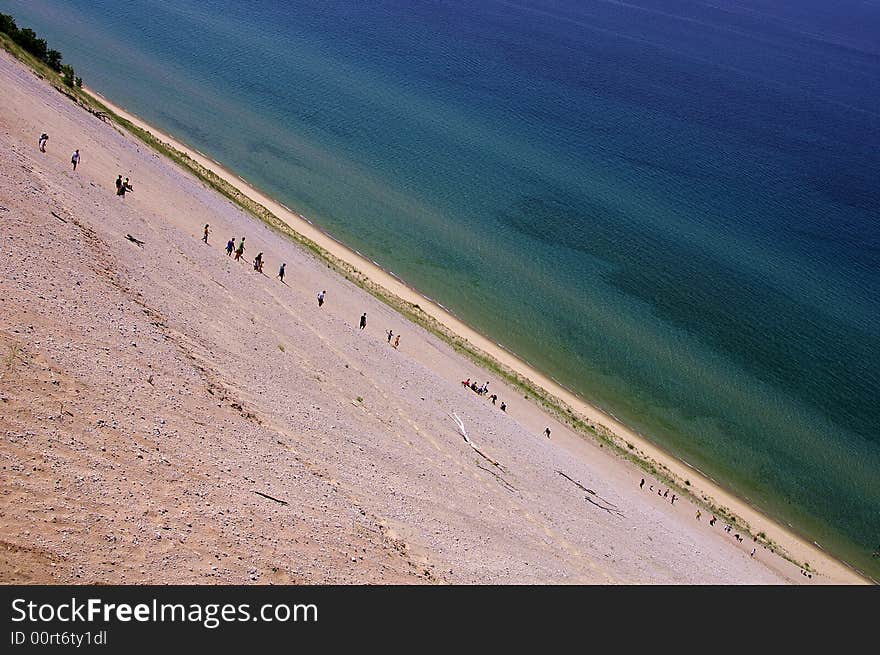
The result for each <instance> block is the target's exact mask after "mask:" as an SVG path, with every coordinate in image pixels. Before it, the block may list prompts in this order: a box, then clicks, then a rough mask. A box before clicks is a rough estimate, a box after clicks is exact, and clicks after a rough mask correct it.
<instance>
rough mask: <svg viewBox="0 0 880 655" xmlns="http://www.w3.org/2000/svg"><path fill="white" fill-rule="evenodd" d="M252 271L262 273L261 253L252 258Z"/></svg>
mask: <svg viewBox="0 0 880 655" xmlns="http://www.w3.org/2000/svg"><path fill="white" fill-rule="evenodd" d="M254 270H255V271H256V272H257V273H262V272H263V253H261V252H258V253H257V256H256V257H254Z"/></svg>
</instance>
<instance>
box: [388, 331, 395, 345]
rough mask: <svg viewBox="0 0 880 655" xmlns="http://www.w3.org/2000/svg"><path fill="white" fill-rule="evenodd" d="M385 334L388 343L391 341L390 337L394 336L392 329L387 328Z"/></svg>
mask: <svg viewBox="0 0 880 655" xmlns="http://www.w3.org/2000/svg"><path fill="white" fill-rule="evenodd" d="M387 336H388V343H391V337H393V336H394V332H393V331H392V330H388V334H387Z"/></svg>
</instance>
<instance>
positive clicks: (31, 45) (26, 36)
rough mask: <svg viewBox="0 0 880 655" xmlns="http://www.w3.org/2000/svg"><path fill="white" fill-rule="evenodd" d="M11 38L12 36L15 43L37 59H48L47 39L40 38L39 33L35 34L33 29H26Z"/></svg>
mask: <svg viewBox="0 0 880 655" xmlns="http://www.w3.org/2000/svg"><path fill="white" fill-rule="evenodd" d="M10 36H12V40H13V41H15V42H16V43H17V44H18V45H20V46H21V47H22V48H24V49H25V50H27V51H28V52H29V53H31V54H32V55H33V56H34V57H36V58H37V59H42V60H45V59H46V51H47V50H48V48H47V46H46V41H45V39H40V38H38V37H37V33H36V32H34V31H33V30H32V29H31V28H29V27H25V28H23V29H20V30H18V31H17V32H16V33H15V34H12V35H10Z"/></svg>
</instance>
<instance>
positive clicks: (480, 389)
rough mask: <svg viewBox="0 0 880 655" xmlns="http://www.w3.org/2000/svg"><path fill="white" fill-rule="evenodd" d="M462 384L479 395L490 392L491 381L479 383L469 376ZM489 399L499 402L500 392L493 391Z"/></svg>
mask: <svg viewBox="0 0 880 655" xmlns="http://www.w3.org/2000/svg"><path fill="white" fill-rule="evenodd" d="M461 386H463V387H467V388H468V389H470V390H471V391H473V392H474V393H475V394H477V395H478V396H485V395H486V394H487V393H489V383H488V382H486V383H485V384H482V385H478V384H477V381H476V380H473V381H471V379H470V378H468V379H467V380H462V381H461ZM489 400H491V401H492V404H493V405H494V404H496V403H497V402H498V394H496V393H493V394H492V395H491V396H489ZM501 411H502V412H506V411H507V403H505V402H504V401H503V400H502V401H501ZM547 429H548V430H549V428H547ZM547 437H548V438H549V437H550V435H549V434H548V435H547Z"/></svg>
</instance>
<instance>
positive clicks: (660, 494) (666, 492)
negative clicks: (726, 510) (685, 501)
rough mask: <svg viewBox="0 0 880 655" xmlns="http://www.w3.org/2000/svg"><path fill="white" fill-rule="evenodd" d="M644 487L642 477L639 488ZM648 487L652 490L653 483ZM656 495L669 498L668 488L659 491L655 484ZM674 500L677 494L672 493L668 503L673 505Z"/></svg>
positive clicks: (658, 486) (676, 498)
mask: <svg viewBox="0 0 880 655" xmlns="http://www.w3.org/2000/svg"><path fill="white" fill-rule="evenodd" d="M644 488H645V478H642V481H641V482H639V489H644ZM649 488H650V489H649V490H650V491H654V485H653V484H652V485H649ZM657 495H658V496H660V497H661V498H669V489H667V490H666V491H662V492H661V489H660V485H657ZM676 500H678V496H676V495H675V494H674V493H673V494H672V498H671V499H670V500H669V503H670V505H675V501H676ZM699 519H700V517H699V516H698V517H697V520H699Z"/></svg>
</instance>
